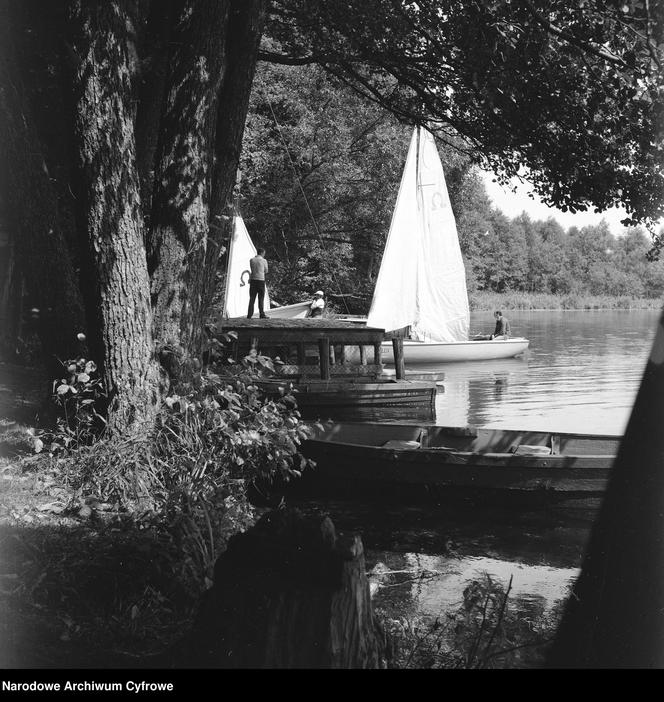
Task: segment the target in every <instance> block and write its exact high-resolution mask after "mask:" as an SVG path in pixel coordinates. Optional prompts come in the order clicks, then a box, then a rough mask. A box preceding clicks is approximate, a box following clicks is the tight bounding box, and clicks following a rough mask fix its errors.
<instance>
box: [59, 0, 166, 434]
mask: <svg viewBox="0 0 664 702" xmlns="http://www.w3.org/2000/svg"><path fill="white" fill-rule="evenodd" d="M136 9H137V8H136V3H135V2H132V1H130V0H114V1H113V2H108V1H106V0H95V1H90V2H87V1H86V2H81V1H78V2H73V3H72V6H71V15H72V20H73V22H74V23H75V27H76V34H77V36H76V41H75V44H74V48H75V50H76V52H77V54H78V60H79V64H78V67H77V70H76V73H75V77H74V87H75V90H76V100H77V105H76V129H77V137H78V146H79V153H78V156H79V162H80V168H81V171H82V173H81V175H82V179H81V180H82V183H83V193H82V197H83V203H82V215H83V217H82V220H83V221H84V223H85V228H86V242H87V252H86V253H87V257H88V261H87V266H88V268H89V270H91V271H93V272H94V276H95V280H94V281H93V290H94V298H95V300H96V303H97V306H96V310H95V312H96V322H97V324H96V325H95V328H94V329H93V330H92V332H93V336H92V339H91V342H92V345H93V348H95V349H96V350H97V351H98V353H99V359H100V360H101V362H102V364H103V369H104V382H105V386H106V389H107V392H108V393H109V428H110V429H111V430H112V431H113V432H115V433H120V434H123V435H130V434H133V433H135V432H139V431H143V430H145V428H146V427H147V428H150V427H151V426H152V424H153V421H154V417H155V413H156V408H157V403H158V400H159V386H158V380H159V371H158V364H157V363H156V362H155V359H154V348H153V342H152V313H151V309H150V294H149V293H150V284H149V277H148V271H147V261H146V255H145V246H144V242H143V227H142V216H141V207H140V195H139V180H138V174H137V170H136V155H135V144H134V125H133V117H134V115H133V107H132V81H131V79H132V70H133V63H132V61H133V57H134V56H135V53H134V46H133V42H132V35H131V32H132V31H133V28H134V20H135V17H136Z"/></svg>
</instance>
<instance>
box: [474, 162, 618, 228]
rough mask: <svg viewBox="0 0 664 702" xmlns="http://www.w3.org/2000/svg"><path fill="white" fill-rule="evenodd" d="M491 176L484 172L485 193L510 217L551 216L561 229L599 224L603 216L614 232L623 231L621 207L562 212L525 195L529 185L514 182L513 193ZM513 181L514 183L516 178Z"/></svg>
mask: <svg viewBox="0 0 664 702" xmlns="http://www.w3.org/2000/svg"><path fill="white" fill-rule="evenodd" d="M493 178H494V175H493V173H490V172H488V171H485V172H484V183H485V185H486V189H487V193H488V194H489V197H490V198H491V201H492V202H493V205H494V207H497V208H498V209H499V210H502V211H503V213H504V214H505V215H507V216H508V217H510V218H513V217H518V216H519V215H520V214H521V213H522V212H523V211H524V210H525V211H526V212H527V213H528V214H529V215H530V218H531V219H542V220H546V219H548V218H549V217H554V218H555V219H556V220H558V222H559V223H560V224H561V225H562V227H563V228H564V229H569V227H579V228H581V227H585V226H588V225H593V224H599V223H600V222H601V221H602V219H604V220H606V222H607V224H608V225H609V228H610V229H611V232H612V233H613V234H614V235H620V234H622V233H623V229H624V227H623V225H622V224H620V220H621V219H624V218H625V210H623V209H622V208H621V209H618V208H613V209H611V210H607V211H606V212H602V213H600V214H595V212H592V211H588V212H577V213H576V214H572V213H570V212H562V211H561V210H558V209H556V208H554V207H548V206H547V205H545V204H544V203H543V202H542V201H541V200H540V199H539V198H538V197H537V196H535V199H532V198H530V197H529V196H528V192H529V188H528V187H527V186H525V185H518V186H517V192H516V193H513V192H511V191H510V189H509V188H504V187H503V186H501V185H499V184H498V183H494V182H492V179H493ZM514 182H515V183H518V181H514Z"/></svg>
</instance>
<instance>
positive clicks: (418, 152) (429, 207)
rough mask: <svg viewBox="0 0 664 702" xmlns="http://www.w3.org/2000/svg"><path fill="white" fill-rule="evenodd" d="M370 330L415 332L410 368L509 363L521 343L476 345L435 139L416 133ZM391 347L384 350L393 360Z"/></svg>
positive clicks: (408, 349) (407, 356)
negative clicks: (496, 361)
mask: <svg viewBox="0 0 664 702" xmlns="http://www.w3.org/2000/svg"><path fill="white" fill-rule="evenodd" d="M367 324H368V325H369V326H373V327H382V328H383V329H385V330H387V331H388V332H394V331H397V330H401V329H404V328H406V327H409V328H410V340H409V341H406V342H405V343H404V351H403V353H404V361H405V363H406V365H410V364H413V363H446V362H450V361H464V360H469V361H470V360H472V361H478V360H491V359H495V358H511V357H513V356H517V355H519V354H521V353H523V352H524V351H525V350H526V349H527V348H528V345H529V341H528V339H525V338H523V337H516V338H510V339H507V340H494V341H472V340H471V339H470V338H469V324H470V311H469V306H468V292H467V289H466V271H465V267H464V263H463V258H462V256H461V248H460V247H459V237H458V234H457V229H456V222H455V219H454V213H453V212H452V207H451V204H450V198H449V195H448V192H447V186H446V184H445V174H444V172H443V166H442V164H441V162H440V157H439V155H438V150H437V148H436V143H435V141H434V138H433V135H432V134H431V133H430V132H428V131H427V130H426V129H424V128H422V127H416V128H415V131H414V133H413V137H412V139H411V143H410V148H409V150H408V156H407V158H406V164H405V166H404V171H403V175H402V178H401V185H400V186H399V194H398V196H397V201H396V205H395V208H394V212H393V215H392V222H391V224H390V230H389V234H388V237H387V242H386V244H385V250H384V252H383V258H382V260H381V264H380V270H379V272H378V278H377V280H376V287H375V289H374V294H373V299H372V302H371V308H370V310H369V315H368V319H367ZM389 352H390V346H389V344H385V346H384V347H383V353H384V354H386V355H388V354H389Z"/></svg>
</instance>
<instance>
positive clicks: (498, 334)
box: [491, 310, 510, 339]
mask: <svg viewBox="0 0 664 702" xmlns="http://www.w3.org/2000/svg"><path fill="white" fill-rule="evenodd" d="M493 316H494V317H495V318H496V328H495V329H494V330H493V334H492V335H491V339H509V338H510V322H509V320H508V319H507V317H505V316H503V313H502V312H501V311H500V310H496V311H495V312H494V313H493Z"/></svg>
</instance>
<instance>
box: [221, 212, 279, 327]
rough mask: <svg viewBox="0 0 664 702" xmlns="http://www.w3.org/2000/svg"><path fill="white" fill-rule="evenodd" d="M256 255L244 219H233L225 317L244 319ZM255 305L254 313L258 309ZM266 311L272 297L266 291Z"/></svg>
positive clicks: (227, 269) (227, 270)
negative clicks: (252, 259)
mask: <svg viewBox="0 0 664 702" xmlns="http://www.w3.org/2000/svg"><path fill="white" fill-rule="evenodd" d="M255 255H256V247H255V246H254V242H253V241H252V240H251V237H250V236H249V232H248V231H247V227H246V226H245V224H244V220H243V219H242V217H233V234H232V236H231V241H230V246H229V248H228V266H227V268H226V293H225V296H224V316H225V317H244V316H246V314H247V309H248V307H249V276H250V275H251V270H250V268H249V259H251V258H253V257H254V256H255ZM257 304H258V303H256V305H255V309H254V311H257V309H258V307H257ZM264 306H265V309H266V310H267V309H269V308H270V297H269V295H268V292H267V287H266V289H265V302H264Z"/></svg>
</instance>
